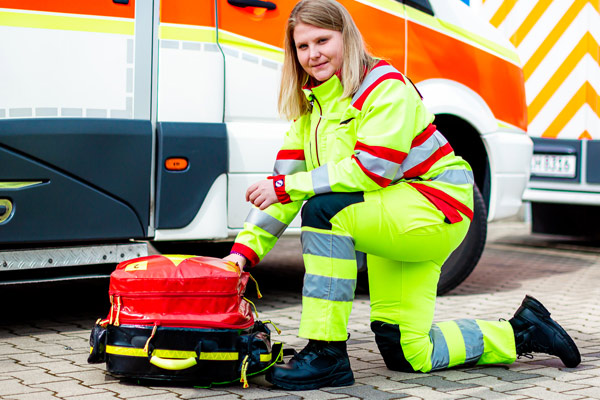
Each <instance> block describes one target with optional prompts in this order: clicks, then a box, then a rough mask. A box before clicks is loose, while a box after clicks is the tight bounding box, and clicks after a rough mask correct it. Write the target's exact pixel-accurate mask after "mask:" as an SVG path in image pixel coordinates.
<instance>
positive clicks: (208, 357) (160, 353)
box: [106, 345, 239, 361]
mask: <svg viewBox="0 0 600 400" xmlns="http://www.w3.org/2000/svg"><path fill="white" fill-rule="evenodd" d="M106 353H107V354H114V355H117V356H130V357H148V352H147V351H145V350H144V349H140V348H135V347H122V346H111V345H108V346H106ZM152 355H155V356H157V357H159V358H171V359H179V360H181V359H188V358H190V357H194V358H196V357H197V358H198V359H200V360H203V361H235V360H237V359H238V358H239V354H238V353H237V352H210V353H200V355H199V356H198V355H197V354H196V352H195V351H185V350H165V349H155V350H154V351H153V352H152Z"/></svg>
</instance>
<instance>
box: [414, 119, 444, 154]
mask: <svg viewBox="0 0 600 400" xmlns="http://www.w3.org/2000/svg"><path fill="white" fill-rule="evenodd" d="M436 130H437V127H436V126H435V125H433V124H429V126H428V127H427V128H425V130H424V131H423V132H421V133H419V134H418V135H417V136H416V137H415V138H414V139H413V141H412V143H411V145H410V148H411V149H412V148H413V147H417V146H420V145H422V144H423V143H425V141H427V139H429V138H430V137H431V135H433V134H434V133H435V131H436Z"/></svg>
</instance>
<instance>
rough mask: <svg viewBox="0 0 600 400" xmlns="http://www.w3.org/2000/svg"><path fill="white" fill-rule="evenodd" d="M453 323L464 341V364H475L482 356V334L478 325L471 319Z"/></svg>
mask: <svg viewBox="0 0 600 400" xmlns="http://www.w3.org/2000/svg"><path fill="white" fill-rule="evenodd" d="M455 322H456V325H458V327H459V328H460V332H461V333H462V335H463V339H464V340H465V353H466V357H465V364H467V363H472V362H477V361H478V360H479V359H480V358H481V355H482V354H483V333H482V332H481V329H480V328H479V325H477V322H475V321H473V320H472V319H459V320H457V321H455Z"/></svg>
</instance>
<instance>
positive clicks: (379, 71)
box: [350, 65, 398, 105]
mask: <svg viewBox="0 0 600 400" xmlns="http://www.w3.org/2000/svg"><path fill="white" fill-rule="evenodd" d="M390 72H398V70H397V69H396V68H394V67H392V66H391V65H382V66H381V67H377V68H373V69H372V70H371V72H369V74H368V75H367V76H366V77H365V79H364V80H363V81H362V83H361V84H360V86H359V88H358V91H357V92H356V93H355V94H354V96H352V101H351V102H350V105H352V104H354V103H355V102H356V100H358V99H359V98H360V96H362V94H363V93H364V92H365V90H367V89H368V88H369V86H371V85H372V84H373V83H375V81H376V80H377V79H379V78H381V77H382V76H383V75H385V74H389V73H390Z"/></svg>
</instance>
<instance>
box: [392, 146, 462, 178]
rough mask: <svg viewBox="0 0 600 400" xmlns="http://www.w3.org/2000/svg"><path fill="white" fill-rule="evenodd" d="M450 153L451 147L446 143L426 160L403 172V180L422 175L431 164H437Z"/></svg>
mask: <svg viewBox="0 0 600 400" xmlns="http://www.w3.org/2000/svg"><path fill="white" fill-rule="evenodd" d="M452 151H453V150H452V146H450V143H446V144H445V145H443V146H442V147H440V148H439V149H437V150H436V151H434V152H433V154H432V155H430V156H429V157H428V158H427V159H426V160H424V161H422V162H421V163H419V164H417V165H415V166H414V167H412V168H411V169H409V170H408V171H405V172H404V178H405V179H410V178H416V177H417V176H421V175H423V174H424V173H426V172H427V171H429V168H431V166H432V165H433V164H435V163H436V162H438V161H439V160H440V159H441V158H442V157H444V156H445V155H448V154H450V153H452Z"/></svg>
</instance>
